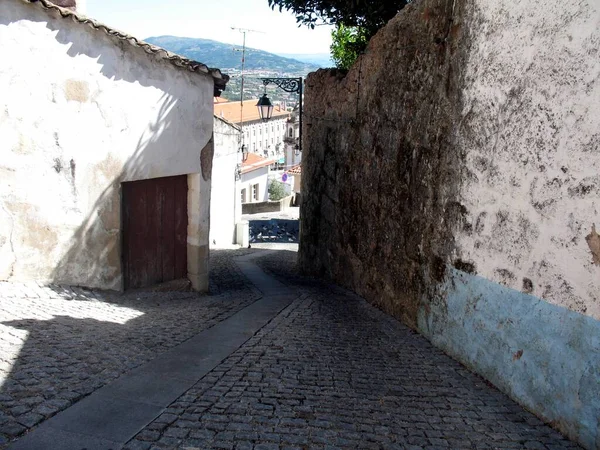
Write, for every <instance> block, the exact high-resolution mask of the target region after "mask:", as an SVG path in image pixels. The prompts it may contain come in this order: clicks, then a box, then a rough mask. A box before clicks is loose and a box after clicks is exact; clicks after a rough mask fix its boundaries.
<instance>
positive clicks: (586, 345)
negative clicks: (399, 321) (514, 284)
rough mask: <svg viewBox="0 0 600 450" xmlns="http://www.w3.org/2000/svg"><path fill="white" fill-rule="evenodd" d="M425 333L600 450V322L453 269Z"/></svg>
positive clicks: (426, 318)
mask: <svg viewBox="0 0 600 450" xmlns="http://www.w3.org/2000/svg"><path fill="white" fill-rule="evenodd" d="M447 273H448V275H449V276H448V278H447V280H446V281H445V282H444V284H443V285H442V286H441V287H440V291H439V292H440V296H441V297H442V298H445V301H441V300H434V301H431V302H428V303H427V305H428V306H427V307H426V306H423V307H422V308H421V309H420V311H419V322H418V323H419V331H420V332H421V333H423V334H424V335H425V336H427V337H428V338H429V339H430V340H431V341H432V342H433V343H434V344H435V345H436V346H438V347H440V348H442V349H443V350H444V351H446V352H447V353H449V354H450V355H452V356H454V357H455V358H457V359H458V360H460V361H462V362H463V363H464V364H465V365H467V366H468V367H470V368H472V369H473V370H474V371H476V372H477V373H479V374H481V375H482V376H483V377H484V378H486V379H488V380H489V381H491V382H492V383H493V384H495V385H496V386H497V387H498V388H499V389H501V390H502V391H504V392H505V393H507V394H508V395H510V396H511V397H512V398H513V399H515V400H517V401H518V402H519V403H521V404H522V405H524V406H525V407H526V408H528V409H529V410H531V411H533V412H534V413H536V414H538V415H539V416H540V417H542V418H544V419H545V420H547V421H549V422H550V423H552V424H555V425H556V426H558V428H559V429H561V430H562V431H563V432H565V433H566V434H567V435H568V436H569V437H570V438H571V439H574V440H576V441H578V442H579V443H580V444H582V445H583V446H584V447H586V448H588V449H600V321H597V320H594V319H592V318H591V317H588V316H584V315H582V314H578V313H575V312H573V311H570V310H568V309H566V308H563V307H560V306H555V305H552V304H550V303H548V302H546V301H544V300H542V299H540V298H537V297H534V296H531V295H527V294H523V293H522V292H518V291H515V290H513V289H509V288H507V287H505V286H502V285H499V284H497V283H494V282H492V281H489V280H487V279H485V278H482V277H479V276H475V275H469V274H466V273H464V272H460V271H458V270H456V269H454V268H449V269H448V272H447Z"/></svg>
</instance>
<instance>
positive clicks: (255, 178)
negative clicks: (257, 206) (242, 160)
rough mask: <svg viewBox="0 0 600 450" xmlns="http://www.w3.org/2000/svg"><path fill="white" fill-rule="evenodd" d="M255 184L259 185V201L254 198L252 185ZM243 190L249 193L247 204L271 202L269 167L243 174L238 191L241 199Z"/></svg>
mask: <svg viewBox="0 0 600 450" xmlns="http://www.w3.org/2000/svg"><path fill="white" fill-rule="evenodd" d="M254 184H258V200H255V199H253V198H252V185H254ZM242 189H246V192H247V194H246V203H257V202H266V201H267V200H269V190H268V189H269V166H266V167H261V168H259V169H256V170H253V171H251V172H248V173H243V174H242V179H241V180H240V183H239V191H238V192H239V193H240V194H239V195H238V196H239V197H240V199H241V190H242Z"/></svg>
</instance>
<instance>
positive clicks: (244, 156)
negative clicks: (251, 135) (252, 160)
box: [241, 144, 248, 162]
mask: <svg viewBox="0 0 600 450" xmlns="http://www.w3.org/2000/svg"><path fill="white" fill-rule="evenodd" d="M241 152H242V162H246V161H247V160H248V147H246V144H243V145H242V148H241Z"/></svg>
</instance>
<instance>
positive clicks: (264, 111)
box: [256, 94, 273, 121]
mask: <svg viewBox="0 0 600 450" xmlns="http://www.w3.org/2000/svg"><path fill="white" fill-rule="evenodd" d="M256 106H257V108H258V114H259V115H260V118H261V119H262V120H265V121H267V120H269V119H270V118H271V117H273V104H272V103H271V100H269V97H267V94H263V96H262V97H261V98H260V99H259V100H258V103H257V104H256Z"/></svg>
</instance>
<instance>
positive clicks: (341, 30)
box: [330, 24, 368, 70]
mask: <svg viewBox="0 0 600 450" xmlns="http://www.w3.org/2000/svg"><path fill="white" fill-rule="evenodd" d="M331 39H332V43H331V47H330V48H331V58H332V59H333V61H334V62H335V65H336V66H337V67H338V68H340V69H346V70H347V69H349V68H350V67H351V66H352V64H354V61H356V58H358V55H360V53H361V52H362V51H363V49H364V48H365V47H366V45H367V43H368V39H367V36H366V33H365V29H364V28H362V27H347V26H345V25H343V24H338V26H337V27H336V29H335V30H333V31H332V32H331Z"/></svg>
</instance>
